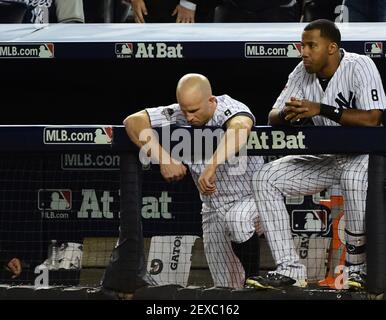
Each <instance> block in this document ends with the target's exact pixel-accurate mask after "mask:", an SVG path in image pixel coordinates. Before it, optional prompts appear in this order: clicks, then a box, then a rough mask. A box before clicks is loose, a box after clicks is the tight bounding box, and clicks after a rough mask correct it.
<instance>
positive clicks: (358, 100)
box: [246, 20, 386, 289]
mask: <svg viewBox="0 0 386 320" xmlns="http://www.w3.org/2000/svg"><path fill="white" fill-rule="evenodd" d="M340 45H341V35H340V31H339V29H338V28H337V27H336V25H335V24H334V23H333V22H331V21H328V20H316V21H313V22H311V23H310V24H308V25H307V26H306V27H305V29H304V32H303V35H302V60H303V61H302V62H300V63H299V64H298V66H297V67H296V68H295V69H294V71H293V72H292V73H291V74H290V75H289V78H288V82H287V84H286V86H285V88H284V90H283V91H282V93H281V94H280V96H279V98H278V99H277V101H276V103H275V104H274V106H273V109H272V110H271V111H270V113H269V124H271V125H283V124H291V123H296V122H297V121H298V120H302V119H305V118H312V120H313V122H314V124H315V125H317V126H338V125H343V126H378V125H380V123H381V117H382V109H384V108H385V105H386V97H385V92H384V89H383V87H382V82H381V78H380V75H379V72H378V70H377V68H376V66H375V64H374V62H373V61H372V60H371V59H370V58H369V57H367V56H363V55H358V54H355V53H349V52H346V51H344V50H343V49H341V48H340ZM367 167H368V155H318V156H311V155H308V156H307V155H305V156H287V157H284V158H281V159H278V160H275V161H273V162H270V163H267V164H266V165H264V166H263V167H262V168H261V169H260V170H259V171H257V172H256V173H255V175H254V177H253V189H254V194H255V200H256V206H257V209H258V212H259V214H260V218H261V222H262V224H263V228H264V230H265V235H266V237H267V240H268V243H269V246H270V248H271V251H272V253H273V257H274V260H275V262H276V265H277V267H276V270H275V271H273V272H270V273H268V275H267V276H266V277H252V278H250V279H248V280H247V281H246V282H247V284H249V285H253V286H256V287H265V288H266V287H281V286H288V285H295V286H301V287H304V286H306V285H307V282H306V278H307V274H306V268H305V266H304V265H302V264H301V263H300V262H299V256H298V253H297V252H296V250H295V246H294V242H293V238H292V235H291V230H290V224H289V215H288V213H287V210H286V207H285V204H284V197H286V196H300V195H312V194H315V193H317V192H320V191H322V190H324V189H326V188H328V187H329V186H331V185H334V184H340V185H341V187H342V190H343V196H344V199H345V203H344V213H345V223H346V229H345V240H346V248H347V254H346V272H347V275H348V277H347V278H348V279H347V281H346V282H347V283H345V286H346V288H351V289H363V288H364V285H365V277H366V264H365V262H366V255H365V252H366V250H365V244H366V239H365V224H364V222H365V201H366V192H367V185H368V181H367Z"/></svg>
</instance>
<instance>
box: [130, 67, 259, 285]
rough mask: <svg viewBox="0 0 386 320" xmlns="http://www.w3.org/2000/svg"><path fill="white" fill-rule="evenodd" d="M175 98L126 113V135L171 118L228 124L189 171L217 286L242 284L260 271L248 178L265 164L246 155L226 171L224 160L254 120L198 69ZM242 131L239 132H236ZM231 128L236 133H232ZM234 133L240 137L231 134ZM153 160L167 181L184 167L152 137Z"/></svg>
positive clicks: (244, 139) (243, 140)
mask: <svg viewBox="0 0 386 320" xmlns="http://www.w3.org/2000/svg"><path fill="white" fill-rule="evenodd" d="M176 93H177V101H178V103H175V104H172V105H169V106H162V107H158V108H149V109H145V110H143V111H140V112H138V113H135V114H132V115H130V116H128V117H127V118H126V119H125V120H124V125H125V128H126V131H127V134H128V136H129V137H130V139H131V140H132V141H133V142H134V143H135V144H136V145H137V146H138V147H140V148H141V147H142V146H144V145H145V143H146V141H140V139H139V136H140V134H141V132H143V130H144V129H149V128H151V127H153V128H154V127H164V126H169V125H171V124H177V125H191V126H203V125H208V126H220V127H224V128H226V131H225V134H224V136H223V138H222V139H221V141H220V143H219V145H218V147H217V150H216V151H215V152H214V153H213V155H211V158H210V159H209V160H208V161H207V162H204V161H202V160H199V161H196V160H195V161H192V163H189V164H188V167H189V170H190V173H191V175H192V177H193V180H194V181H195V183H196V186H197V188H198V190H199V191H200V196H201V200H202V202H203V204H202V228H203V241H204V249H205V255H206V258H207V261H208V265H209V269H210V272H211V275H212V278H213V281H214V285H215V286H221V287H231V288H240V287H242V286H243V285H244V280H245V277H247V278H248V277H251V276H256V275H258V274H259V238H258V234H257V233H256V229H255V224H256V222H257V219H258V215H257V210H256V206H255V203H254V199H253V195H252V190H251V185H250V184H251V179H252V175H253V173H254V172H256V171H258V170H259V169H260V167H261V166H262V164H263V159H262V158H261V157H249V158H248V159H247V166H246V167H244V169H245V170H244V172H240V173H239V174H230V172H231V168H232V165H231V164H230V163H229V161H228V160H230V159H231V158H233V157H234V155H235V154H237V153H238V152H239V150H240V148H241V147H243V146H244V145H245V144H246V142H247V137H248V134H249V132H250V130H251V128H252V126H253V124H254V123H255V118H254V116H253V115H252V113H251V111H250V110H249V108H248V107H247V106H246V105H244V104H243V103H241V102H239V101H236V100H234V99H232V98H231V97H229V96H227V95H222V96H214V95H212V89H211V85H210V83H209V81H208V79H207V78H206V77H204V76H203V75H200V74H186V75H185V76H183V77H182V78H181V79H180V80H179V82H178V85H177V92H176ZM242 131H243V132H244V134H241V135H240V136H239V135H238V133H239V132H242ZM233 133H235V135H233ZM233 137H239V139H237V138H236V139H234V138H233ZM151 141H153V143H154V145H153V146H152V148H151V150H157V151H159V152H152V153H151V157H152V160H155V162H156V163H159V164H160V170H161V174H162V176H163V177H164V178H165V180H166V181H168V182H172V181H178V180H181V179H183V177H184V176H185V175H186V173H187V169H186V167H185V165H184V164H183V163H182V162H180V161H178V160H177V159H173V158H172V157H171V155H170V154H169V153H168V152H166V151H165V149H164V148H163V147H162V146H160V144H159V143H158V140H157V139H155V138H152V139H151Z"/></svg>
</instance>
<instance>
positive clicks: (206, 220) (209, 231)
mask: <svg viewBox="0 0 386 320" xmlns="http://www.w3.org/2000/svg"><path fill="white" fill-rule="evenodd" d="M257 218H258V217H257V210H256V205H255V201H254V199H253V196H252V195H251V196H249V197H245V198H243V199H242V200H240V201H235V202H233V203H230V204H226V205H224V206H223V207H221V208H219V209H217V210H215V211H205V212H203V213H202V229H203V237H204V249H205V255H206V259H207V262H208V265H209V270H210V273H211V275H212V278H213V282H214V285H215V286H219V287H232V288H241V287H243V285H244V277H245V273H244V268H243V266H242V265H241V263H240V261H239V259H238V258H237V257H236V255H235V254H234V253H233V250H232V246H231V241H234V242H237V243H241V242H245V241H247V240H248V239H249V238H251V237H252V236H253V234H254V232H255V223H256V220H257Z"/></svg>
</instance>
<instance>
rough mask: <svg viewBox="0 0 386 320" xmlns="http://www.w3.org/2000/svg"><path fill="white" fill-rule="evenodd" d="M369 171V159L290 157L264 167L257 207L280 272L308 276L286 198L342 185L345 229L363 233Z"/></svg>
mask: <svg viewBox="0 0 386 320" xmlns="http://www.w3.org/2000/svg"><path fill="white" fill-rule="evenodd" d="M367 168H368V155H359V156H343V155H320V156H287V157H283V158H281V159H278V160H275V161H272V162H270V163H267V164H265V165H264V166H263V167H262V168H261V169H260V170H259V171H258V172H256V173H255V174H254V177H253V182H252V185H253V189H254V194H255V200H256V207H257V209H258V212H259V214H260V218H261V222H262V225H263V228H264V229H265V235H266V237H267V240H268V244H269V246H270V248H271V251H272V255H273V257H274V260H275V262H276V265H277V271H278V272H279V273H281V274H284V275H287V276H290V277H292V278H296V279H304V278H306V268H305V266H304V265H302V264H300V262H299V256H298V254H297V252H296V250H295V246H294V242H293V238H292V234H291V229H290V222H289V215H288V212H287V210H286V206H285V203H284V197H285V196H301V195H312V194H315V193H317V192H320V191H322V190H324V189H326V188H327V187H329V186H331V185H334V184H340V185H341V187H342V192H343V196H344V199H345V204H344V212H345V222H346V229H347V230H348V231H349V232H350V233H353V234H358V235H363V233H364V231H365V225H364V219H365V205H366V192H367ZM347 240H350V239H349V237H348V236H347V234H346V241H347ZM361 245H362V244H361ZM348 261H349V260H348Z"/></svg>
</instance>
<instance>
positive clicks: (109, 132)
mask: <svg viewBox="0 0 386 320" xmlns="http://www.w3.org/2000/svg"><path fill="white" fill-rule="evenodd" d="M112 138H113V128H112V127H103V128H98V129H96V130H95V136H94V142H95V143H96V144H110V143H111V142H112Z"/></svg>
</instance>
